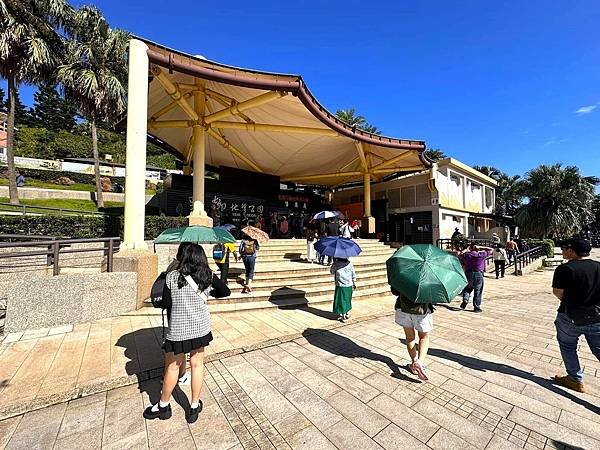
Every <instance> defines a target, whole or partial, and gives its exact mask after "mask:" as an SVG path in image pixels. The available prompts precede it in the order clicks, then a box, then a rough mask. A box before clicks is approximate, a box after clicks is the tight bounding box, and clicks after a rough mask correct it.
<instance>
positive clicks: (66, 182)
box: [54, 177, 75, 186]
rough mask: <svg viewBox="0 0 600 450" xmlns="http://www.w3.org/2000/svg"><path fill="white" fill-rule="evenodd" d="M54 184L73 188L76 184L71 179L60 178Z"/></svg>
mask: <svg viewBox="0 0 600 450" xmlns="http://www.w3.org/2000/svg"><path fill="white" fill-rule="evenodd" d="M54 182H55V183H56V184H60V185H61V186H72V185H74V184H75V182H74V181H73V180H71V179H70V178H69V177H58V178H57V179H56V180H54Z"/></svg>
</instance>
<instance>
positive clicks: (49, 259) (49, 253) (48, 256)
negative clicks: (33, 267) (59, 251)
mask: <svg viewBox="0 0 600 450" xmlns="http://www.w3.org/2000/svg"><path fill="white" fill-rule="evenodd" d="M52 247H53V245H52V244H50V245H48V253H47V254H46V265H47V266H51V265H52V260H53V258H52V255H53V251H52Z"/></svg>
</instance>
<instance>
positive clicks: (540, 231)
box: [516, 164, 600, 238]
mask: <svg viewBox="0 0 600 450" xmlns="http://www.w3.org/2000/svg"><path fill="white" fill-rule="evenodd" d="M599 182H600V180H599V179H598V178H596V177H584V176H582V175H581V173H580V172H579V169H578V168H577V167H574V166H567V167H563V166H562V165H561V164H554V165H552V166H546V165H541V166H539V167H537V168H536V169H533V170H531V171H529V172H528V173H527V176H526V178H525V179H524V180H523V192H524V193H525V195H526V196H527V197H528V198H529V202H528V203H527V204H525V205H523V206H522V207H521V208H520V210H519V211H518V213H517V215H516V220H517V224H518V225H519V227H520V228H521V230H522V232H523V234H528V235H530V236H533V237H552V238H557V237H558V238H562V237H566V236H570V235H573V234H575V233H576V232H578V231H580V230H581V229H582V228H583V227H584V226H585V225H587V224H588V223H590V222H591V221H592V220H593V217H592V203H593V201H594V192H595V187H596V185H598V183H599Z"/></svg>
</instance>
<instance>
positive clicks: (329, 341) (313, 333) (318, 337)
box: [302, 328, 420, 383]
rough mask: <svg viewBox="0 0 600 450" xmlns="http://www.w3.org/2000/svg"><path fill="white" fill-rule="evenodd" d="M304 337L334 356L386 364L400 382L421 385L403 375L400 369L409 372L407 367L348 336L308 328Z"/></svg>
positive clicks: (304, 332) (303, 334)
mask: <svg viewBox="0 0 600 450" xmlns="http://www.w3.org/2000/svg"><path fill="white" fill-rule="evenodd" d="M302 336H303V337H304V338H305V339H306V340H307V341H308V342H309V343H310V344H311V345H314V346H315V347H318V348H320V349H322V350H325V351H327V352H330V353H333V354H334V355H338V356H343V357H345V358H365V359H368V360H371V361H374V362H382V363H384V364H386V365H387V366H388V367H389V369H390V370H391V371H392V373H391V376H392V377H393V378H397V379H399V380H404V381H409V382H411V383H420V381H418V380H415V379H413V378H411V377H408V376H406V375H405V374H403V373H402V372H401V371H400V369H403V370H407V368H406V367H405V366H399V365H398V364H396V363H395V362H394V360H393V359H392V358H390V357H389V356H384V355H380V354H379V353H375V352H373V351H372V350H370V349H368V348H366V347H362V346H360V345H358V344H357V343H356V342H354V341H353V340H352V339H350V338H347V337H346V336H342V335H339V334H337V333H334V332H332V331H329V330H321V329H316V328H307V329H306V330H304V331H303V332H302Z"/></svg>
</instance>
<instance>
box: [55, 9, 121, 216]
mask: <svg viewBox="0 0 600 450" xmlns="http://www.w3.org/2000/svg"><path fill="white" fill-rule="evenodd" d="M68 33H69V35H70V36H71V40H69V42H68V44H67V56H66V59H65V63H64V64H62V65H61V66H60V67H59V69H58V79H59V82H60V84H61V86H62V88H63V91H64V94H65V96H66V97H67V98H68V99H70V100H72V101H73V103H74V104H75V105H77V108H78V109H79V113H80V114H81V116H83V117H85V118H86V119H87V120H88V122H89V124H90V128H91V134H92V150H93V153H94V172H95V175H96V203H97V206H98V208H103V207H104V200H103V198H102V185H101V182H100V158H99V155H98V131H97V125H98V123H103V122H106V123H109V124H110V123H111V122H113V121H114V120H115V119H116V118H117V117H118V116H119V115H120V114H121V113H122V112H123V111H125V106H126V105H125V101H126V96H127V93H126V90H125V86H126V84H125V83H126V80H127V46H128V43H129V34H128V33H127V32H125V31H123V30H119V29H112V28H110V27H109V25H108V23H107V22H106V19H105V18H104V17H103V16H102V13H101V12H100V11H99V10H98V9H96V8H94V7H92V6H83V7H81V8H80V9H79V10H77V11H76V12H75V17H74V20H73V24H72V27H71V28H69V30H68Z"/></svg>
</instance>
